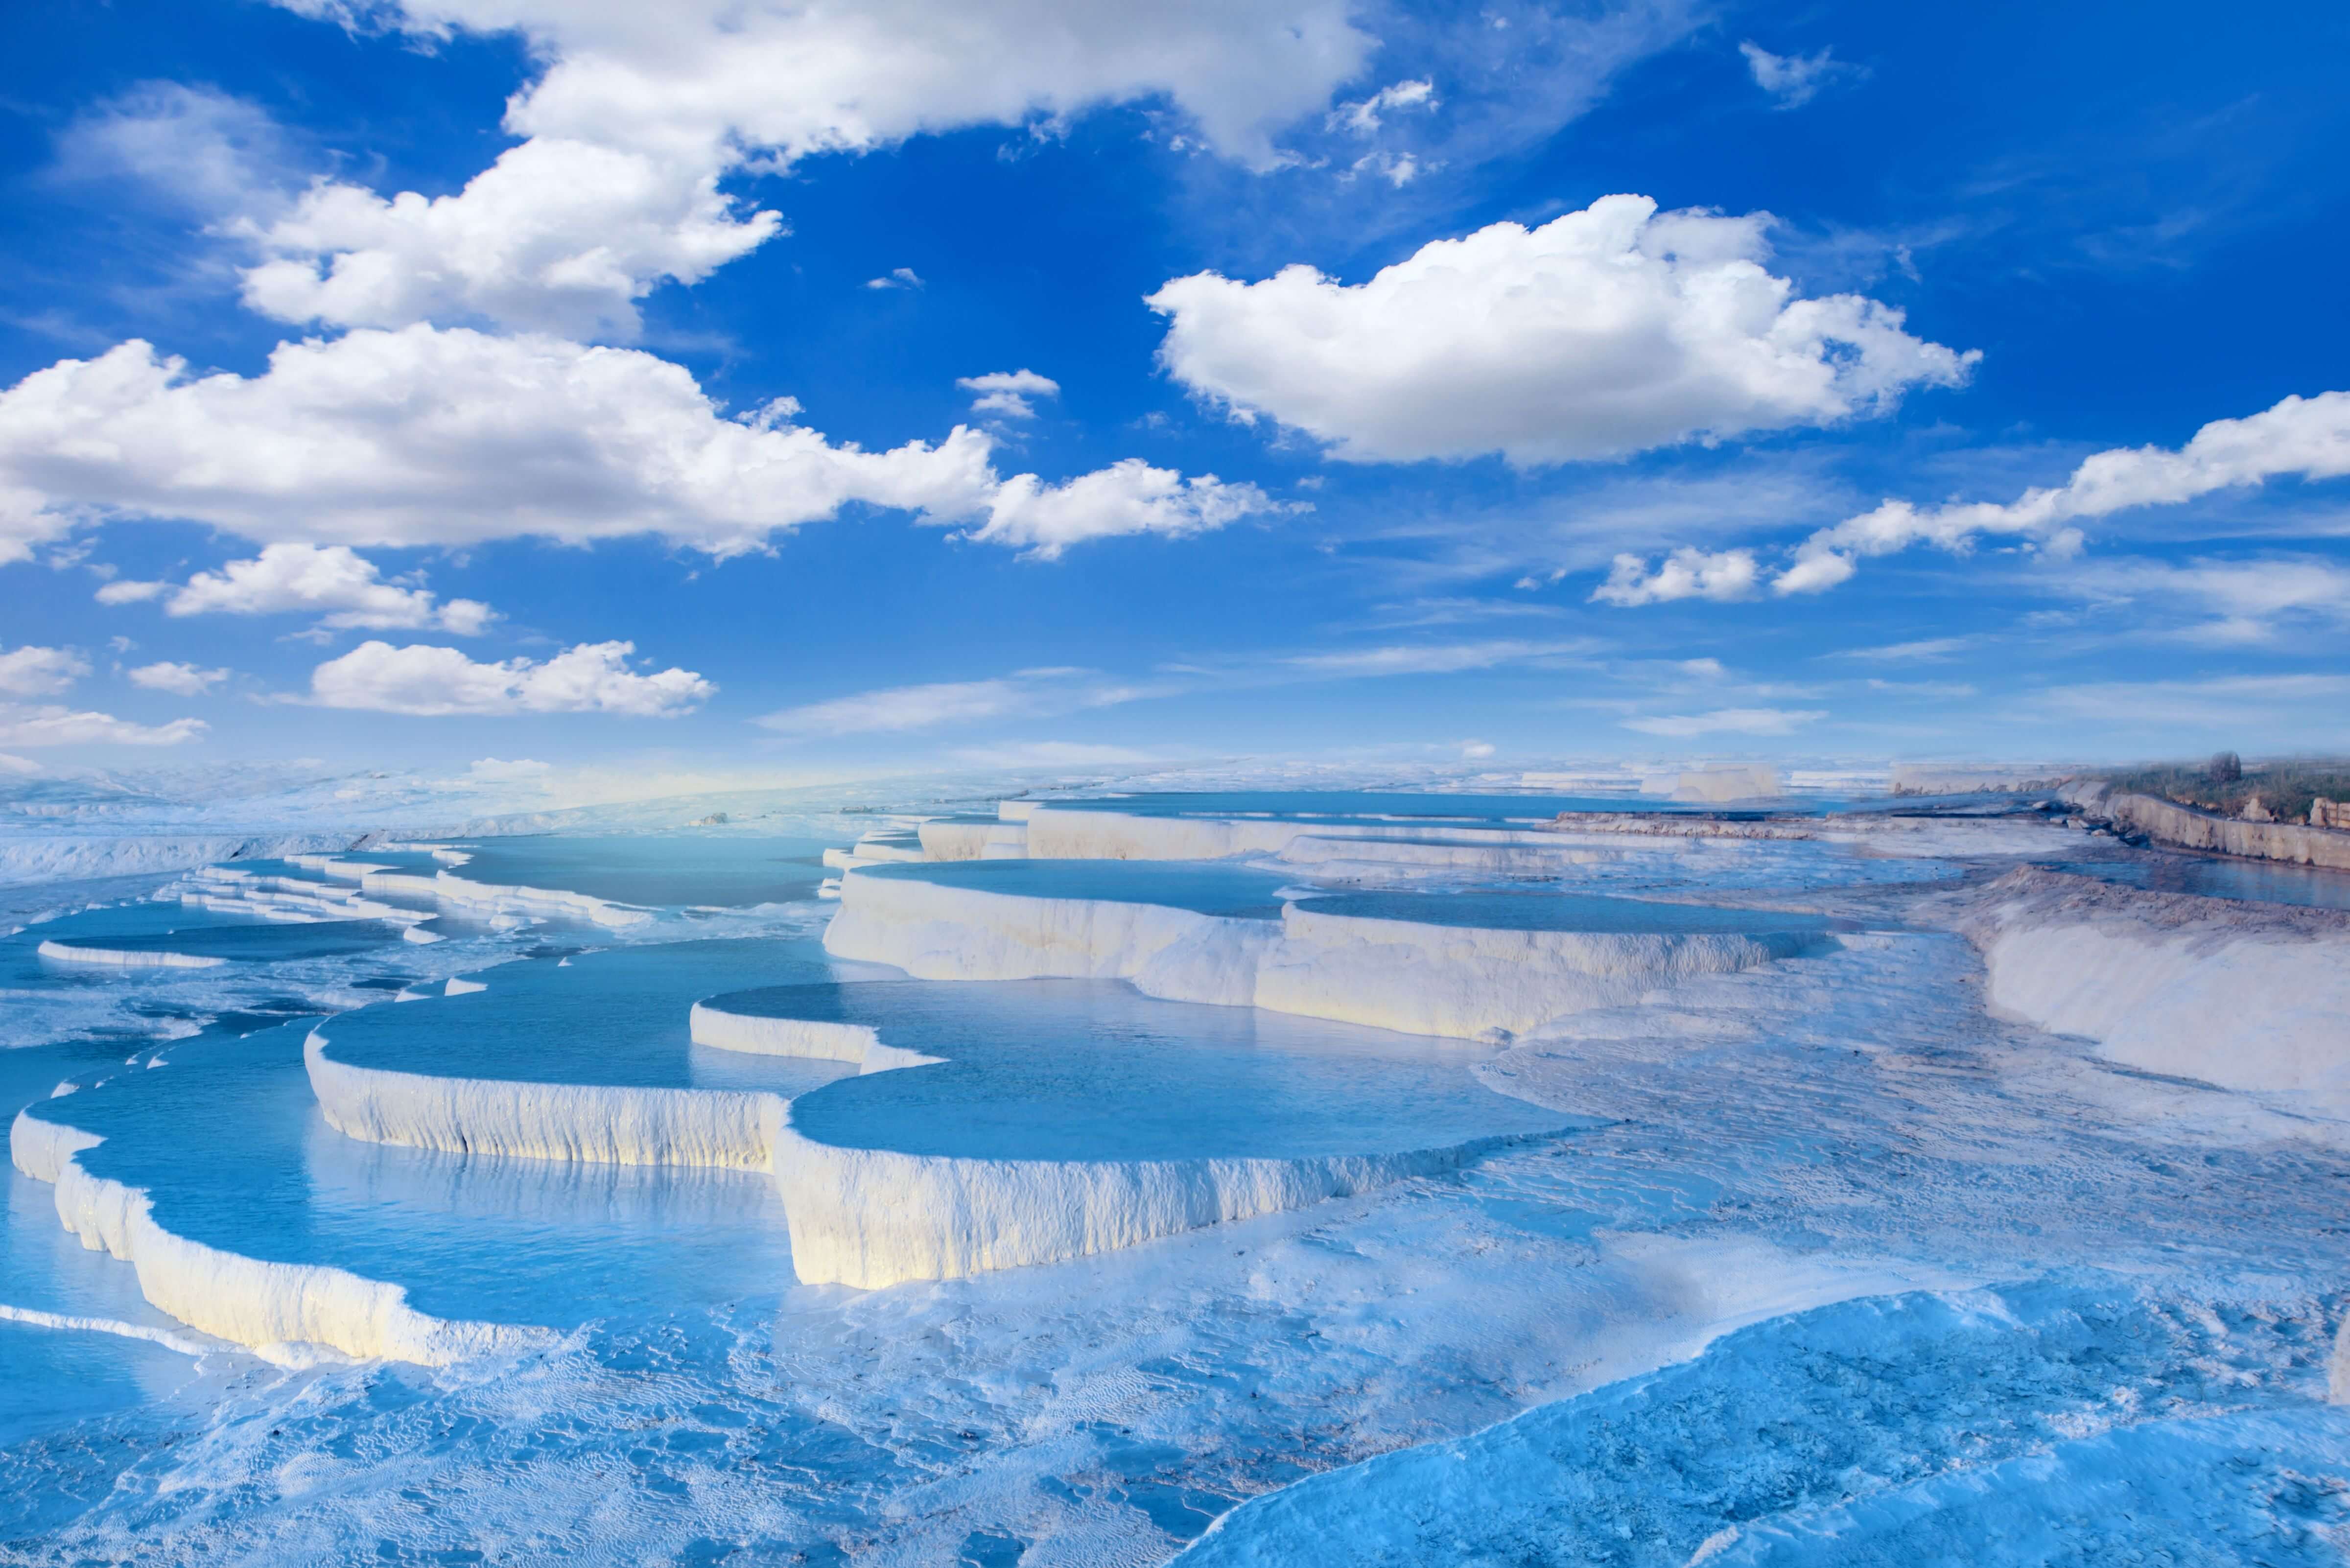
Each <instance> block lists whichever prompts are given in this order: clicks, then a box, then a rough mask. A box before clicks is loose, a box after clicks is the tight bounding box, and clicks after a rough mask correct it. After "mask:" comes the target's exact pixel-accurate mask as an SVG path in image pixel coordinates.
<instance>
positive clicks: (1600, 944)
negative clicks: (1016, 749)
mask: <svg viewBox="0 0 2350 1568" xmlns="http://www.w3.org/2000/svg"><path fill="white" fill-rule="evenodd" d="M1043 815H1045V814H1044V813H1041V812H1040V813H1039V814H1038V816H1039V817H1042V816H1043ZM1072 815H1079V814H1072ZM1832 940H1833V939H1831V938H1828V937H1825V936H1811V935H1804V934H1801V933H1780V932H1773V933H1765V934H1756V935H1737V934H1713V933H1687V934H1681V933H1665V934H1656V933H1619V932H1594V931H1514V930H1486V929H1475V928H1470V927H1461V926H1440V925H1433V924H1424V923H1421V922H1418V921H1409V920H1391V919H1364V918H1359V917H1354V916H1341V915H1328V914H1319V913H1315V912H1314V911H1312V910H1310V909H1301V908H1299V907H1298V906H1296V905H1291V906H1290V907H1288V908H1287V909H1284V911H1283V914H1282V918H1281V919H1279V920H1278V921H1274V920H1258V919H1231V918H1226V917H1222V916H1215V915H1202V914H1197V913H1194V912H1192V911H1191V910H1188V909H1170V908H1167V907H1165V906H1161V905H1156V904H1132V903H1121V902H1118V901H1114V900H1110V899H1098V898H1033V897H1028V896H1025V895H1017V894H1006V893H997V892H993V891H987V890H982V889H979V888H962V887H955V886H951V885H947V884H942V883H937V882H926V881H922V880H920V879H919V878H914V877H867V876H860V875H858V873H856V872H854V871H851V872H849V873H847V875H846V876H845V877H843V878H842V883H841V900H840V909H839V912H838V913H837V914H836V915H835V916H834V917H833V920H832V924H831V925H830V926H829V927H827V929H826V931H825V938H824V944H825V949H826V950H827V951H828V952H830V953H832V954H834V955H835V956H836V957H839V958H845V959H856V960H861V961H868V962H874V963H887V964H894V965H896V966H897V967H899V968H900V969H903V970H905V971H907V972H908V973H910V974H911V975H913V976H915V977H916V978H917V979H920V980H1036V979H1047V978H1057V979H1077V980H1084V979H1105V980H1109V979H1114V980H1127V981H1132V982H1133V983H1134V985H1135V987H1136V989H1138V990H1139V991H1141V992H1143V993H1144V994H1145V995H1149V996H1157V997H1163V998H1166V999H1168V1000H1170V1001H1175V1002H1211V1003H1217V1004H1221V1005H1224V1006H1233V1007H1262V1008H1264V1009H1266V1010H1268V1011H1270V1012H1287V1013H1293V1014H1295V1015H1298V1016H1301V1017H1307V1018H1327V1019H1332V1020H1335V1021H1337V1022H1340V1023H1359V1024H1366V1025H1368V1026H1370V1027H1372V1028H1378V1029H1393V1030H1397V1031H1399V1032H1401V1033H1411V1034H1438V1035H1445V1036H1449V1037H1451V1038H1455V1039H1464V1040H1475V1039H1494V1038H1500V1037H1505V1036H1515V1035H1517V1034H1521V1033H1525V1032H1526V1031H1528V1030H1530V1029H1533V1028H1535V1027H1537V1026H1539V1025H1541V1024H1543V1023H1548V1022H1550V1021H1551V1020H1553V1019H1555V1018H1560V1017H1564V1016H1566V1015H1567V1014H1569V1013H1574V1012H1588V1011H1591V1010H1592V1009H1595V1008H1601V1007H1617V1006H1622V1005H1624V1004H1626V1003H1627V1002H1635V1001H1638V999H1639V998H1640V997H1642V996H1645V995H1647V994H1648V993H1649V992H1653V991H1656V990H1659V989H1660V988H1662V987H1665V986H1669V985H1672V984H1675V983H1677V982H1678V981H1682V980H1685V979H1687V978H1689V977H1690V976H1692V975H1696V974H1714V973H1724V972H1728V971H1736V970H1742V969H1751V968H1753V967H1754V966H1755V965H1757V964H1762V963H1767V962H1770V961H1773V960H1776V959H1785V958H1794V957H1797V956H1800V955H1801V954H1804V953H1806V952H1811V951H1816V950H1820V949H1822V948H1824V947H1825V946H1827V945H1829V944H1830V943H1831V942H1832Z"/></svg>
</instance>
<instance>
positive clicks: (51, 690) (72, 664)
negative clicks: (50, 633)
mask: <svg viewBox="0 0 2350 1568" xmlns="http://www.w3.org/2000/svg"><path fill="white" fill-rule="evenodd" d="M88 673H89V663H88V660H87V659H83V658H82V657H81V655H79V654H78V653H76V652H74V651H73V650H72V649H67V648H39V647H30V648H19V649H15V650H13V651H12V652H8V653H0V692H5V693H7V694H8V695H9V696H11V697H54V696H56V695H57V693H58V692H60V691H67V690H68V689H69V688H70V687H71V686H72V685H73V683H74V682H75V681H77V680H80V679H81V678H82V677H83V676H85V675H87V674H88Z"/></svg>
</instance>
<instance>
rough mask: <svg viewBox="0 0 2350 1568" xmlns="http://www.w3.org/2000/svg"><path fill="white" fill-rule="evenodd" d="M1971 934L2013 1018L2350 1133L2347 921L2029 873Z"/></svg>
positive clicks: (1996, 1005) (1995, 897)
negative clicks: (2265, 1099) (2292, 1099)
mask: <svg viewBox="0 0 2350 1568" xmlns="http://www.w3.org/2000/svg"><path fill="white" fill-rule="evenodd" d="M1961 929H1964V930H1965V932H1966V934H1967V935H1968V936H1969V937H1970V939H1971V940H1973V941H1974V943H1975V945H1976V947H1977V948H1979V949H1980V950H1981V952H1982V954H1983V961H1984V968H1985V981H1984V984H1985V992H1986V1000H1987V1001H1988V1002H1989V1004H1990V1006H1991V1011H1992V1012H1994V1013H1996V1014H1998V1015H2000V1016H2002V1017H2003V1018H2006V1019H2009V1020H2011V1021H2012V1022H2017V1023H2029V1024H2031V1025H2033V1027H2035V1028H2039V1029H2043V1030H2046V1031H2048V1032H2049V1033H2056V1034H2069V1035H2074V1036H2078V1037H2082V1038H2085V1039H2087V1040H2090V1041H2093V1042H2095V1044H2096V1047H2097V1054H2099V1055H2101V1056H2104V1057H2106V1059H2107V1060H2110V1061H2115V1062H2120V1063H2123V1064H2127V1065H2129V1066H2132V1067H2137V1068H2139V1069H2141V1070H2143V1071H2147V1072H2152V1073H2161V1074H2165V1075H2169V1076H2173V1077H2182V1078H2194V1079H2199V1080H2201V1081H2202V1082H2205V1083H2210V1084H2217V1085H2220V1086H2222V1087H2225V1088H2231V1089H2241V1090H2249V1091H2252V1092H2255V1093H2271V1094H2288V1095H2293V1096H2296V1097H2297V1099H2298V1101H2299V1103H2300V1104H2301V1106H2303V1108H2305V1109H2308V1110H2313V1111H2314V1112H2316V1113H2317V1114H2319V1115H2322V1116H2333V1117H2340V1118H2350V1025H2345V1022H2344V1021H2345V1019H2350V914H2345V913H2343V912H2341V911H2337V910H2330V909H2295V908H2293V907H2290V906H2278V905H2265V906H2263V905H2255V904H2249V903H2242V902H2238V901H2236V900H2233V899H2227V898H2197V897H2194V896H2191V895H2185V894H2165V893H2152V892H2147V891H2146V890H2144V889H2142V888H2129V887H2124V886H2118V885H2116V884H2113V883H2108V882H2103V881H2099V880H2096V879H2095V878H2092V877H2077V876H2071V875H2067V874H2064V873H2061V872H2054V871H2043V870H2039V869H2036V868H2029V867H2027V868H2024V869H2022V870H2018V871H2013V872H2011V873H2009V874H2008V875H2007V876H2005V877H2001V878H2000V879H1999V880H1998V881H1996V882H1993V883H1991V885H1990V886H1989V888H1985V889H1984V890H1983V891H1982V892H1981V895H1979V897H1978V898H1977V899H1976V900H1975V907H1974V909H1972V910H1971V911H1970V914H1969V915H1968V917H1967V918H1966V919H1965V920H1964V922H1963V924H1962V928H1961Z"/></svg>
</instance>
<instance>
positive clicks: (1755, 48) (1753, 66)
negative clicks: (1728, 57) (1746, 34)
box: [1738, 41, 1868, 109]
mask: <svg viewBox="0 0 2350 1568" xmlns="http://www.w3.org/2000/svg"><path fill="white" fill-rule="evenodd" d="M1738 52H1739V53H1740V54H1742V55H1743V56H1745V57H1746V68H1747V69H1748V70H1749V71H1751V72H1752V73H1753V76H1754V85H1755V86H1756V87H1759V88H1762V89H1763V91H1764V92H1767V93H1769V94H1770V95H1771V96H1772V97H1773V98H1775V99H1778V100H1779V103H1778V107H1779V108H1781V109H1797V108H1801V107H1802V106H1803V105H1804V104H1807V103H1809V102H1811V101H1812V99H1814V98H1815V97H1817V96H1818V95H1819V90H1820V88H1824V87H1825V86H1827V84H1828V83H1829V82H1831V81H1834V80H1835V78H1838V77H1865V76H1866V75H1867V74H1868V70H1867V67H1865V66H1854V65H1847V64H1846V63H1845V62H1844V61H1842V60H1839V59H1836V58H1835V57H1834V52H1833V51H1832V50H1828V49H1822V50H1821V51H1820V52H1819V53H1818V54H1816V55H1774V54H1773V53H1772V52H1771V51H1770V50H1768V49H1766V48H1764V47H1762V46H1761V45H1760V44H1756V43H1752V42H1751V41H1750V42H1747V43H1743V44H1741V45H1739V46H1738Z"/></svg>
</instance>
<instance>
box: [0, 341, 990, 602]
mask: <svg viewBox="0 0 2350 1568" xmlns="http://www.w3.org/2000/svg"><path fill="white" fill-rule="evenodd" d="M792 412H793V409H792V406H791V405H790V404H789V403H788V402H785V403H781V404H773V405H770V406H769V407H767V408H766V409H764V410H759V411H757V412H755V413H754V414H751V415H749V416H746V417H742V418H733V419H730V418H727V417H725V416H724V415H723V413H721V411H720V410H719V409H718V408H717V406H716V405H715V404H713V403H712V401H711V400H710V399H709V398H707V397H706V396H704V395H703V393H702V389H701V388H700V387H699V386H697V385H696V384H695V382H694V379H693V378H692V376H691V374H690V373H688V372H687V371H686V370H685V369H684V368H683V367H681V366H678V365H673V364H671V363H669V362H668V361H666V360H662V359H659V358H654V357H653V356H651V355H650V354H645V353H641V352H639V351H637V350H634V349H627V348H587V347H583V346H581V345H579V344H577V343H567V342H561V341H558V340H556V339H553V338H547V337H515V338H506V337H490V336H487V335H485V334H483V333H479V332H474V331H470V330H466V329H463V328H452V329H449V330H445V331H444V330H436V329H434V328H432V327H406V328H403V329H402V330H400V331H397V332H379V331H359V332H353V333H350V334H348V336H346V337H339V338H337V339H335V340H333V341H331V342H321V341H308V342H301V343H285V344H280V345H279V346H278V347H277V348H276V350H275V351H274V352H273V353H272V354H271V356H270V362H269V369H267V370H266V371H265V373H263V374H261V375H258V376H254V377H244V376H237V375H231V374H218V375H209V376H197V375H192V374H191V373H190V372H189V370H188V368H187V366H186V364H185V363H184V362H183V361H182V360H179V359H176V358H161V357H159V356H158V355H157V354H156V353H155V351H154V350H153V348H151V347H150V346H149V345H147V344H146V343H143V342H140V341H138V340H135V339H134V340H133V341H131V342H129V343H125V344H123V345H121V346H120V347H119V348H114V349H112V350H110V351H109V352H108V353H106V354H104V355H102V356H100V357H99V358H96V359H88V360H82V359H67V360H63V361H60V362H59V363H57V364H56V365H52V366H50V367H49V368H48V369H44V370H37V371H35V372H34V373H33V374H32V375H30V376H27V377H26V378H25V379H24V380H22V381H20V382H18V383H17V384H16V386H15V387H13V388H11V389H8V390H7V391H5V392H0V493H5V492H7V491H13V492H15V493H16V494H17V495H19V496H20V497H23V498H26V499H27V500H31V499H32V498H37V499H38V503H39V504H40V508H41V511H42V514H43V515H46V516H47V517H49V518H52V519H55V520H56V521H55V522H54V524H52V525H54V526H60V527H61V526H62V525H63V523H64V521H65V520H68V519H70V518H71V517H73V516H75V515H77V514H82V513H87V512H92V511H95V512H102V513H111V514H129V515H140V516H148V517H166V518H184V519H189V520H192V521H196V522H202V523H208V524H213V526H215V527H219V528H222V529H224V530H226V531H228V532H230V533H233V534H236V535H240V536H242V537H244V538H247V539H253V540H256V541H260V542H263V543H307V544H342V545H468V544H476V543H479V542H481V541H484V540H487V539H494V538H506V537H514V536H517V535H543V536H546V537H549V538H555V539H560V540H564V541H567V542H570V543H583V542H586V541H588V540H592V539H598V538H608V537H614V536H619V535H636V534H646V533H652V534H660V535H665V536H667V537H669V538H671V539H673V540H676V541H678V542H680V543H682V544H687V545H694V546H696V547H699V548H702V549H704V550H707V551H709V552H711V553H712V554H714V555H719V556H726V555H733V554H738V553H741V552H743V551H748V550H754V549H756V548H759V547H760V546H761V545H763V544H764V542H765V540H766V539H767V537H768V536H769V535H772V534H774V533H775V532H778V531H781V530H785V529H789V528H792V527H795V526H797V525H798V524H803V523H807V522H811V521H814V520H816V519H818V518H823V517H828V516H831V515H832V514H835V513H836V512H837V511H838V510H839V509H840V508H841V507H842V506H844V505H846V504H849V503H851V502H865V503H868V504H872V505H876V506H886V507H897V508H903V509H906V510H912V511H926V512H931V513H933V514H937V515H938V516H940V517H942V518H949V519H959V518H962V517H966V516H970V515H972V514H975V513H977V512H978V511H979V510H981V509H982V507H983V504H984V503H985V502H986V500H987V498H988V497H989V496H990V495H991V494H993V489H994V482H995V476H994V473H993V471H992V470H991V469H990V468H989V466H988V454H989V452H990V445H989V442H988V440H987V438H986V437H985V436H984V435H982V434H980V433H978V432H976V431H967V430H964V429H962V427H960V426H958V427H957V428H956V429H955V430H954V431H952V432H951V433H950V434H949V435H948V437H947V438H946V439H945V440H944V441H941V442H940V443H939V444H938V445H936V446H931V445H929V444H927V443H925V442H921V441H911V442H909V443H907V444H906V445H904V446H901V447H898V448H896V449H894V450H892V451H889V452H864V451H861V450H859V449H858V448H857V447H855V446H853V445H834V444H833V443H831V442H829V441H826V440H825V438H824V437H823V436H822V435H819V434H818V433H816V431H810V430H806V429H804V428H802V427H800V426H797V425H794V424H791V423H789V422H788V421H789V418H790V415H791V413H792ZM0 516H5V506H0ZM288 558H289V559H290V558H291V557H288ZM438 613H442V614H445V613H446V608H445V607H443V609H442V611H441V612H438Z"/></svg>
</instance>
